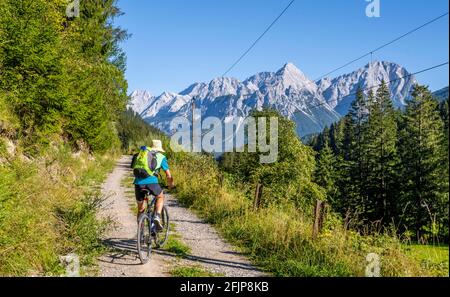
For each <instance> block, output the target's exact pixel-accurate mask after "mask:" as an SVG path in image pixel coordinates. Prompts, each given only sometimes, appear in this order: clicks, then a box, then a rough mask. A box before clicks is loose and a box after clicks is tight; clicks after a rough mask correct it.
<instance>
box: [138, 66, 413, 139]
mask: <svg viewBox="0 0 450 297" xmlns="http://www.w3.org/2000/svg"><path fill="white" fill-rule="evenodd" d="M383 80H384V81H392V83H390V84H389V88H390V90H391V94H392V98H393V101H394V105H395V106H396V107H400V108H401V107H403V106H404V105H405V100H406V99H407V98H409V96H410V93H411V90H412V87H413V85H414V84H415V83H417V81H416V79H415V77H414V76H413V75H411V74H410V73H409V72H408V71H407V70H406V69H405V68H403V67H401V66H400V65H398V64H396V63H392V62H387V61H376V62H373V63H369V64H367V65H366V66H365V67H362V68H359V69H357V70H355V71H353V72H351V73H347V74H343V75H340V76H337V77H335V78H323V79H321V80H318V81H317V82H314V81H312V80H310V79H309V78H308V77H307V76H306V75H305V74H304V73H303V72H302V71H301V70H300V69H299V68H297V67H296V66H295V65H294V64H293V63H286V64H284V66H283V67H282V68H280V69H279V70H278V71H276V72H268V71H265V72H259V73H257V74H255V75H253V76H250V77H248V78H246V79H245V80H243V81H240V80H238V79H236V78H233V77H217V78H214V79H213V80H211V81H209V82H197V83H193V84H191V85H190V86H188V87H187V88H186V89H184V90H183V91H181V92H179V93H171V92H164V93H163V94H161V95H159V96H151V95H150V94H149V93H148V92H146V91H134V92H133V93H132V94H131V96H130V97H131V101H130V104H129V107H130V108H132V109H133V110H135V111H136V112H137V113H139V114H140V115H141V117H142V118H143V119H144V120H146V121H147V122H149V123H150V124H152V125H154V126H156V127H158V128H159V129H161V130H163V131H164V132H166V133H168V134H170V132H171V131H169V130H170V128H169V127H170V121H171V120H172V119H173V118H174V117H177V116H184V117H188V116H189V115H190V112H191V110H190V109H191V105H190V104H189V103H190V102H191V101H192V99H193V98H196V99H197V100H196V101H197V107H198V108H199V109H201V112H202V116H203V117H208V116H216V117H219V118H222V119H223V118H224V117H226V116H242V117H245V116H248V115H249V113H250V111H251V110H253V109H258V110H260V109H262V108H263V107H271V108H274V109H276V110H278V111H279V112H280V113H281V114H282V115H283V116H286V117H288V118H290V119H291V120H293V121H294V122H295V123H296V124H297V133H298V135H299V136H301V137H302V136H305V135H308V134H311V133H316V132H319V131H321V130H322V129H323V128H324V127H325V126H329V125H331V124H332V123H334V122H336V121H338V120H339V119H340V118H341V117H342V116H343V115H345V114H346V113H347V111H348V108H349V107H350V104H351V102H352V101H353V99H354V97H355V96H354V93H355V92H356V90H357V88H358V87H359V86H360V87H362V88H363V89H369V88H373V89H374V90H375V89H376V88H375V86H377V85H379V84H380V83H381V82H382V81H383ZM366 93H367V91H366ZM145 102H147V104H145ZM145 105H146V106H145ZM144 106H145V108H144Z"/></svg>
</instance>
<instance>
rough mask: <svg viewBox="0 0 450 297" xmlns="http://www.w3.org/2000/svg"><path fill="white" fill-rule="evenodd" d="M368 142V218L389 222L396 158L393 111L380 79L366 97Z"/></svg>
mask: <svg viewBox="0 0 450 297" xmlns="http://www.w3.org/2000/svg"><path fill="white" fill-rule="evenodd" d="M368 104H369V105H368V110H369V116H368V121H367V130H366V132H365V135H366V136H365V137H366V139H367V140H368V142H367V145H366V146H367V148H366V149H367V184H366V189H365V191H367V197H368V198H367V205H366V209H367V218H368V219H369V220H370V221H381V222H383V223H384V224H388V223H390V221H391V218H392V215H393V214H392V212H391V210H392V208H393V206H394V205H395V199H396V197H395V195H393V191H394V189H395V187H396V185H395V169H396V164H397V162H398V159H397V146H396V142H397V123H396V113H395V110H394V107H393V103H392V100H391V98H390V92H389V88H388V87H387V85H386V83H385V82H384V81H383V83H382V85H381V86H380V88H379V89H378V91H377V92H376V95H375V97H374V98H373V99H372V98H369V101H368Z"/></svg>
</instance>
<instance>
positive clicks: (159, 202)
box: [155, 192, 164, 215]
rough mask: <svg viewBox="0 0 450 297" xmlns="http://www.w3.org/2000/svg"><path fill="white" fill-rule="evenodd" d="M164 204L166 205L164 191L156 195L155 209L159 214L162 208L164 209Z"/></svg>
mask: <svg viewBox="0 0 450 297" xmlns="http://www.w3.org/2000/svg"><path fill="white" fill-rule="evenodd" d="M163 206H164V193H163V192H161V194H159V195H158V196H156V205H155V210H156V213H157V214H159V215H161V213H162V210H163Z"/></svg>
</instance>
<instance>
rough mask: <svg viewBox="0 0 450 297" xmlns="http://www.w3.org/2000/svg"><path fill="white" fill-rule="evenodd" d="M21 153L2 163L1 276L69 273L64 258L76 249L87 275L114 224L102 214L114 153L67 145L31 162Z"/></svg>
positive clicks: (83, 272) (0, 216)
mask: <svg viewBox="0 0 450 297" xmlns="http://www.w3.org/2000/svg"><path fill="white" fill-rule="evenodd" d="M0 154H1V152H0ZM19 155H20V152H19V153H18V154H17V156H16V157H13V158H10V162H8V163H4V164H0V176H1V177H2V178H1V180H0V255H1V256H0V275H2V276H29V275H37V276H51V275H53V276H54V275H63V274H64V273H65V268H64V267H63V266H62V264H61V261H60V256H65V255H68V254H70V253H75V254H77V255H78V256H79V257H80V264H81V274H82V275H84V274H87V273H88V271H90V270H91V268H92V266H93V265H94V264H95V259H96V257H97V256H98V255H100V254H101V253H102V252H103V250H104V246H103V245H102V242H101V240H100V238H101V235H102V234H103V232H104V231H105V230H106V228H107V226H108V222H106V221H100V220H98V219H97V217H96V212H97V211H98V208H99V201H100V200H101V193H100V191H99V184H100V183H101V182H102V181H103V180H104V178H105V177H106V174H107V173H108V172H109V171H110V170H111V169H112V168H113V166H114V156H113V155H112V154H111V155H108V156H107V157H101V156H95V157H92V156H89V155H88V154H86V153H82V154H81V155H80V156H73V155H72V152H71V150H70V148H68V147H65V146H61V147H53V148H49V149H48V152H47V153H46V154H44V155H42V156H40V157H39V158H36V159H34V160H32V161H31V162H30V163H26V162H24V161H22V160H21V159H20V158H19Z"/></svg>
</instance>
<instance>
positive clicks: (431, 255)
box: [404, 244, 449, 276]
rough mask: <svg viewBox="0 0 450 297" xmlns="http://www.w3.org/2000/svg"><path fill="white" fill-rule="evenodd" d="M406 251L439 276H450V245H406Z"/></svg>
mask: <svg viewBox="0 0 450 297" xmlns="http://www.w3.org/2000/svg"><path fill="white" fill-rule="evenodd" d="M404 249H405V251H406V253H407V254H408V255H409V256H411V257H412V258H414V259H416V260H418V261H420V263H421V265H422V266H423V267H424V268H425V269H427V270H431V271H433V272H434V274H435V275H438V276H449V273H448V269H449V247H448V245H434V246H433V245H422V244H411V245H404Z"/></svg>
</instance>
